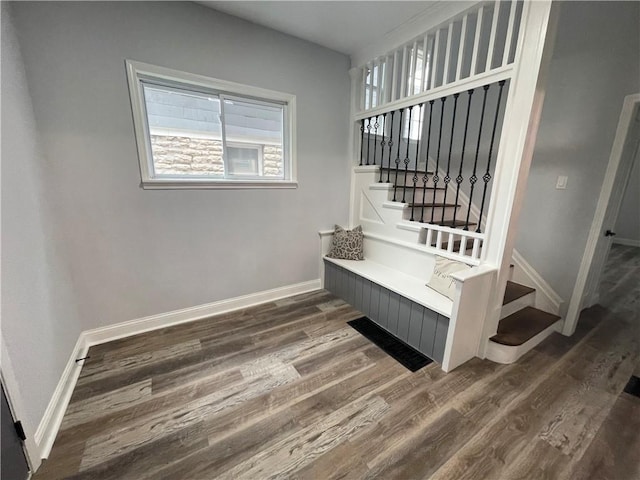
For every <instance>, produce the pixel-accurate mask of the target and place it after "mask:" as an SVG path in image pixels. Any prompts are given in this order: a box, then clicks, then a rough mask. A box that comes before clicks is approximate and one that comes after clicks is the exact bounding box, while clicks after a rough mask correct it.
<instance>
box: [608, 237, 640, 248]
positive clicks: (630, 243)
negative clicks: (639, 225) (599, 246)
mask: <svg viewBox="0 0 640 480" xmlns="http://www.w3.org/2000/svg"><path fill="white" fill-rule="evenodd" d="M613 243H617V244H618V245H626V246H627V247H640V240H634V239H632V238H618V237H614V239H613Z"/></svg>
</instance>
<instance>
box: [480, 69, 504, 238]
mask: <svg viewBox="0 0 640 480" xmlns="http://www.w3.org/2000/svg"><path fill="white" fill-rule="evenodd" d="M504 83H505V80H501V81H500V82H498V85H499V86H500V90H499V91H498V101H497V102H496V116H495V118H494V119H493V131H492V132H491V143H490V144H489V156H488V157H487V171H486V172H485V174H484V175H483V176H482V181H483V182H484V188H483V190H482V202H481V203H480V216H479V218H478V228H476V232H480V224H481V223H482V212H483V211H484V202H485V200H486V197H487V186H488V185H489V181H490V180H491V155H492V154H493V144H494V141H495V139H496V128H497V126H498V117H499V116H500V102H501V100H502V89H503V88H504Z"/></svg>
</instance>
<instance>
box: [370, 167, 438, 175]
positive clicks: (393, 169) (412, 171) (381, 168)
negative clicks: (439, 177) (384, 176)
mask: <svg viewBox="0 0 640 480" xmlns="http://www.w3.org/2000/svg"><path fill="white" fill-rule="evenodd" d="M380 170H391V171H393V172H395V170H396V167H380ZM404 172H405V170H404V166H403V167H398V173H404ZM406 172H407V175H408V174H410V173H422V174H424V173H426V174H427V175H433V172H432V171H430V170H414V169H412V168H410V169H408V170H407V171H406Z"/></svg>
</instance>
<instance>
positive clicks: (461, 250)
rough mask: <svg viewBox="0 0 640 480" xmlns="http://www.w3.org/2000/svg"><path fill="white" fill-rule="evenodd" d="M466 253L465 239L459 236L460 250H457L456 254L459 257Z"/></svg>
mask: <svg viewBox="0 0 640 480" xmlns="http://www.w3.org/2000/svg"><path fill="white" fill-rule="evenodd" d="M466 251H467V237H466V236H465V235H461V236H460V250H458V253H459V254H460V255H464V254H465V252H466Z"/></svg>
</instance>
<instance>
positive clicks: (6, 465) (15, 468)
mask: <svg viewBox="0 0 640 480" xmlns="http://www.w3.org/2000/svg"><path fill="white" fill-rule="evenodd" d="M0 390H1V391H2V399H1V400H0V402H1V403H2V405H1V406H0V408H1V411H0V422H1V423H2V425H1V426H0V431H1V438H0V441H1V442H2V443H1V444H0V447H1V451H0V476H1V477H2V478H6V479H15V480H25V479H27V478H29V465H28V463H27V458H26V456H25V453H24V449H23V445H22V439H21V438H20V437H19V435H18V431H17V430H16V427H15V425H14V418H13V415H12V412H11V408H10V407H9V401H8V400H7V396H6V394H5V392H4V386H2V388H1V389H0Z"/></svg>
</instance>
